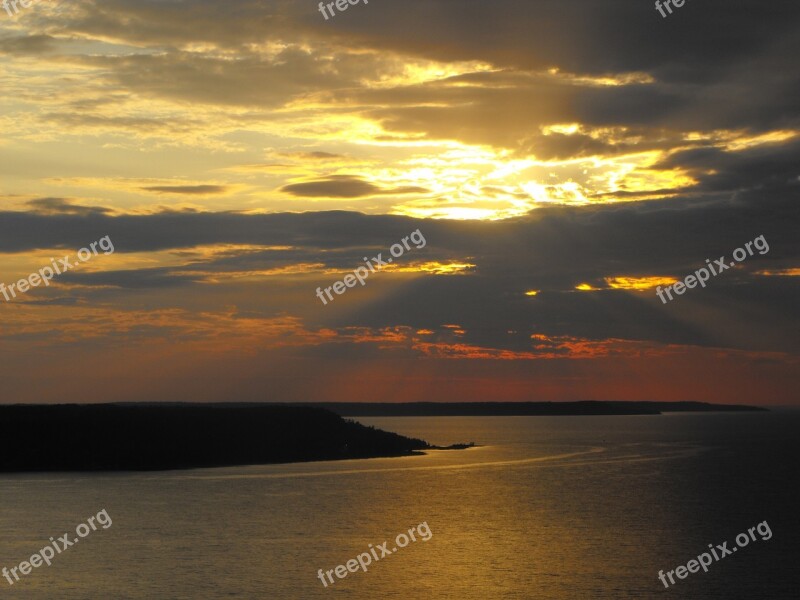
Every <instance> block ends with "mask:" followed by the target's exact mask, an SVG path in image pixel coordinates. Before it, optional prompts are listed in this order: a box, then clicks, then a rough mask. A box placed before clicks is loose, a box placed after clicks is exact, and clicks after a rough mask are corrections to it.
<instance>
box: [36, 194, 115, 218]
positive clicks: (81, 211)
mask: <svg viewBox="0 0 800 600" xmlns="http://www.w3.org/2000/svg"><path fill="white" fill-rule="evenodd" d="M26 204H27V205H28V206H30V207H31V208H32V209H33V212H35V213H38V214H41V215H76V216H90V215H103V214H110V213H111V212H112V211H111V209H109V208H105V207H102V206H83V205H79V204H74V203H73V201H72V200H69V199H67V198H36V199H34V200H29V201H28V202H27V203H26Z"/></svg>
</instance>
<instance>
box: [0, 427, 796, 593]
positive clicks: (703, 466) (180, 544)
mask: <svg viewBox="0 0 800 600" xmlns="http://www.w3.org/2000/svg"><path fill="white" fill-rule="evenodd" d="M359 420H360V421H362V422H364V423H366V424H369V425H375V426H378V427H382V428H384V429H388V430H391V431H396V432H399V433H404V434H406V435H411V436H414V437H422V438H424V439H427V440H428V441H430V442H432V443H438V444H449V443H452V442H463V441H466V442H468V441H475V442H476V443H479V444H484V446H483V447H480V448H474V449H470V450H465V451H451V452H433V453H431V454H430V455H428V456H423V457H408V458H395V459H375V460H366V461H346V462H331V463H307V464H293V465H275V466H263V467H242V468H226V469H211V470H194V471H183V472H169V473H156V474H153V473H148V474H134V475H130V474H112V475H63V474H55V475H51V474H45V475H13V476H5V475H4V476H0V506H2V516H0V527H2V537H0V567H2V566H5V567H6V568H9V569H10V568H11V567H13V566H16V565H18V564H19V563H20V562H21V561H23V560H27V559H28V558H29V557H30V556H31V554H33V553H34V552H35V551H37V550H39V549H40V548H42V547H43V546H44V545H46V544H47V543H48V538H49V537H50V536H54V537H59V536H61V535H63V534H64V533H65V532H68V531H69V532H71V537H75V535H74V531H75V527H76V526H77V525H78V524H79V523H81V522H83V521H85V520H86V519H87V518H88V517H90V516H92V515H95V514H96V513H97V512H98V511H100V510H102V509H106V510H107V512H108V514H109V515H110V516H111V518H112V519H113V524H112V525H111V526H110V527H109V528H108V529H102V528H98V530H97V531H94V532H92V533H91V534H89V535H88V536H87V537H86V538H84V539H82V540H81V541H80V543H79V544H77V545H75V546H73V547H71V548H69V549H67V550H65V551H64V552H63V553H62V554H60V555H58V556H56V557H55V559H54V561H53V564H52V566H50V567H47V566H42V567H39V568H37V569H34V570H33V572H32V573H31V574H30V575H28V576H25V577H23V579H22V581H20V582H19V583H16V584H15V585H14V586H10V585H9V584H8V583H7V582H6V580H5V579H0V586H1V587H0V589H2V591H3V594H2V597H3V598H25V599H45V598H46V599H48V600H49V599H52V598H59V599H67V600H70V599H87V598H90V599H95V598H97V599H107V598H115V599H117V598H119V599H124V598H131V599H144V598H147V599H154V598H155V599H162V598H163V599H180V598H186V599H193V600H194V599H205V598H215V599H216V598H279V599H283V598H288V599H303V600H305V599H315V598H353V599H356V600H359V599H367V598H369V599H373V598H402V599H420V598H425V599H428V598H430V599H440V598H444V599H449V598H454V599H476V600H478V599H480V600H484V599H494V598H503V599H506V598H508V599H529V598H530V599H534V598H535V599H558V600H576V599H577V600H583V599H594V598H598V599H606V598H609V599H610V598H630V599H634V598H635V599H643V598H645V599H646V598H680V599H684V598H691V599H693V600H694V599H699V600H706V599H712V598H718V599H725V600H731V599H736V598H742V599H745V598H746V599H747V600H754V599H756V600H757V599H761V598H763V599H765V600H766V599H768V600H789V599H794V598H797V597H798V592H797V589H798V584H800V577H799V576H798V566H797V565H798V551H797V549H796V546H797V535H798V533H799V532H800V523H799V519H798V516H797V506H798V496H797V492H796V489H795V488H796V487H797V485H796V482H797V476H798V468H797V465H798V449H799V448H798V445H800V443H798V436H797V433H798V430H799V426H800V414H798V413H769V414H703V415H696V414H695V415H689V414H682V415H668V416H660V417H491V418H486V417H464V418H459V417H435V418H427V417H426V418H381V419H378V418H370V419H359ZM32 443H35V441H33V442H32ZM765 520H766V521H767V522H768V525H769V527H770V529H771V531H772V533H773V537H772V539H770V540H768V541H763V540H762V539H761V536H758V534H756V535H757V536H758V537H757V541H755V542H751V543H750V544H749V545H748V546H747V547H746V548H741V549H740V550H739V551H737V553H736V554H735V555H731V556H727V557H726V558H724V559H722V560H721V561H719V562H714V563H713V564H712V565H711V566H710V567H709V572H708V573H703V572H702V571H700V572H699V573H695V574H690V575H688V577H687V578H686V579H683V580H679V579H676V580H675V581H676V584H675V585H674V586H671V587H670V588H669V589H665V588H664V586H663V584H662V583H661V582H660V581H659V580H658V578H657V574H658V571H659V570H664V571H668V570H674V569H675V568H676V567H677V566H678V565H681V564H684V565H685V564H686V563H687V562H688V561H689V560H691V559H692V558H695V557H697V555H698V554H700V553H702V552H704V551H706V550H707V548H708V544H709V543H713V544H715V545H716V544H722V543H723V542H725V541H728V547H731V546H732V545H735V544H733V540H734V538H735V536H736V535H737V534H738V533H741V532H743V531H746V530H747V529H748V528H750V527H754V526H756V525H757V524H758V523H761V522H762V521H765ZM423 522H426V523H427V525H428V527H429V528H430V531H431V532H432V534H433V535H432V537H430V539H429V541H427V542H425V541H422V540H421V539H418V541H416V542H410V543H409V544H408V546H406V547H405V548H402V549H400V548H398V550H397V551H396V552H395V553H393V554H391V555H390V556H387V557H384V558H383V559H382V560H379V561H377V562H376V561H374V560H373V563H372V564H371V565H369V566H368V567H367V568H368V571H367V572H366V573H364V572H361V571H360V570H359V571H358V572H357V573H349V574H348V575H347V576H346V578H344V579H338V578H336V577H335V575H334V580H335V583H334V584H328V587H327V588H326V587H323V585H322V583H321V582H320V580H319V579H318V578H317V571H318V569H323V570H325V571H327V570H330V569H334V568H335V567H336V566H337V565H340V564H345V563H346V562H347V561H348V560H349V559H352V558H355V557H356V556H358V555H359V554H361V553H363V552H365V551H368V549H369V544H372V545H373V547H376V546H378V545H379V544H382V543H383V542H384V541H389V544H388V546H387V548H388V549H389V550H390V551H391V549H392V548H393V547H395V536H396V535H397V534H399V533H403V532H408V529H409V528H411V527H413V526H416V525H418V524H420V523H423ZM418 537H421V536H418ZM378 556H380V553H378Z"/></svg>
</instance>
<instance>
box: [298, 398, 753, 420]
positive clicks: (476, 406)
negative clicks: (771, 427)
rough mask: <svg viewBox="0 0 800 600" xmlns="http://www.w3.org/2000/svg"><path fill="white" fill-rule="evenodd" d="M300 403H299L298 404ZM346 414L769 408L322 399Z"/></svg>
mask: <svg viewBox="0 0 800 600" xmlns="http://www.w3.org/2000/svg"><path fill="white" fill-rule="evenodd" d="M295 406H297V405H295ZM305 406H316V407H320V408H326V409H328V410H330V411H332V412H335V413H336V414H337V415H341V416H343V417H478V416H480V417H523V416H581V415H587V416H588V415H660V414H662V413H667V412H768V411H767V409H766V408H760V407H757V406H744V405H739V404H709V403H708V402H615V401H602V400H586V401H580V402H402V403H397V404H394V403H391V404H390V403H379V402H364V403H360V402H322V403H314V404H311V405H308V404H307V405H305Z"/></svg>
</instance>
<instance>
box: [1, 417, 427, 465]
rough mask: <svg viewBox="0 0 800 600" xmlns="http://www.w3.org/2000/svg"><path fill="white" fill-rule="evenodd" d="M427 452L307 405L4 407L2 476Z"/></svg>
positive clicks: (417, 444)
mask: <svg viewBox="0 0 800 600" xmlns="http://www.w3.org/2000/svg"><path fill="white" fill-rule="evenodd" d="M429 449H435V447H434V446H430V445H429V444H428V443H426V442H424V441H422V440H418V439H412V438H407V437H404V436H401V435H397V434H395V433H389V432H386V431H382V430H380V429H375V428H374V427H367V426H365V425H361V424H360V423H356V422H354V421H348V420H346V419H343V418H342V417H341V416H339V415H336V414H334V413H333V412H330V411H328V410H325V409H322V408H315V407H311V406H303V407H297V406H285V405H267V404H181V403H176V404H172V403H170V404H163V403H162V404H158V403H146V404H89V405H78V404H60V405H11V406H0V472H25V471H151V470H168V469H189V468H200V467H223V466H234V465H255V464H268V463H288V462H303V461H321V460H341V459H350V458H374V457H388V456H408V455H412V454H416V453H418V452H419V451H421V450H429Z"/></svg>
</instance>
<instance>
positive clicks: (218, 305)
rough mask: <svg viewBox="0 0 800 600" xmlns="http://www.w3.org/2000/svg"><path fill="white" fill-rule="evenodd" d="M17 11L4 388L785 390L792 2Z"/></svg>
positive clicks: (6, 174) (121, 393) (375, 395)
mask: <svg viewBox="0 0 800 600" xmlns="http://www.w3.org/2000/svg"><path fill="white" fill-rule="evenodd" d="M18 8H19V11H18V12H17V13H14V11H13V8H12V9H10V10H9V11H5V10H0V282H3V283H4V284H5V285H6V286H9V285H11V284H14V283H16V282H18V280H20V279H22V278H27V277H28V276H29V274H31V273H36V272H39V271H40V269H42V268H43V267H48V266H49V265H51V259H53V258H60V257H64V256H73V257H74V255H75V254H76V253H77V252H78V250H79V249H81V248H84V247H88V246H89V245H90V243H92V242H96V241H98V240H101V238H105V237H106V236H107V239H108V240H109V241H110V245H108V246H104V248H106V249H108V248H110V246H111V245H113V252H103V251H100V252H98V254H97V255H93V256H92V257H91V258H90V259H89V260H87V261H86V262H84V263H80V264H79V265H78V266H76V267H75V268H73V269H71V270H68V271H67V272H64V273H62V274H60V275H57V276H55V277H54V278H53V279H52V281H50V282H48V283H49V285H47V286H44V285H39V286H38V287H34V288H32V289H30V290H28V291H26V292H24V293H23V292H21V291H20V292H19V293H18V294H17V295H16V296H12V297H10V299H9V300H6V299H5V298H3V297H2V296H0V402H3V403H12V402H26V403H30V402H43V403H54V402H111V401H145V400H147V401H271V402H302V401H317V402H321V401H373V402H402V401H491V400H503V401H509V400H514V401H522V400H533V401H543V400H552V401H564V400H670V401H673V400H700V401H709V402H727V403H748V404H760V405H800V398H798V395H797V389H798V385H797V384H798V378H799V377H798V376H800V344H799V342H798V340H800V335H798V334H800V327H799V326H798V318H797V307H798V300H800V287H798V281H800V280H799V279H798V277H800V244H798V235H797V231H798V226H799V225H800V218H799V217H800V211H798V208H797V202H798V200H800V194H799V192H800V63H798V61H797V57H798V56H800V4H798V3H797V2H794V1H789V0H772V1H770V2H764V3H754V2H744V1H741V0H736V1H730V0H727V1H725V2H722V1H721V0H703V1H702V2H695V1H693V0H690V1H689V2H687V3H686V4H685V5H684V6H682V7H680V8H678V7H673V13H672V14H669V15H667V17H662V16H661V14H660V13H659V12H658V10H656V9H655V7H654V6H653V3H652V2H649V1H645V0H638V1H635V2H634V1H632V0H624V1H623V0H605V1H603V2H597V1H595V0H591V1H590V0H533V1H531V0H493V1H492V2H474V1H465V0H460V1H455V0H424V1H422V0H405V1H403V2H400V1H399V0H370V1H369V2H368V3H364V2H360V3H358V4H355V5H348V8H347V9H346V10H345V11H341V12H339V11H338V10H337V11H336V15H335V16H330V13H327V14H328V18H327V19H326V18H325V17H324V16H323V15H322V14H321V12H320V10H319V7H318V4H316V3H314V2H313V1H311V0H302V1H299V0H293V1H283V0H277V1H257V0H246V1H245V0H242V1H236V0H232V1H230V2H219V1H210V0H103V1H94V0H70V1H66V0H61V1H49V0H41V1H39V2H37V3H34V4H32V5H31V6H30V7H28V8H24V7H22V6H21V5H19V6H18ZM334 8H335V7H334ZM8 12H11V13H13V14H8ZM415 231H418V237H417V238H416V239H424V244H421V243H420V244H416V245H415V244H410V246H409V249H408V250H405V251H404V252H403V253H402V255H401V256H397V257H396V258H394V259H393V262H392V263H391V264H387V266H386V267H385V268H383V269H381V270H379V271H377V272H375V273H371V274H370V275H369V278H368V279H367V280H366V282H365V285H363V286H362V285H359V284H356V286H355V287H353V288H347V289H346V291H345V293H343V294H341V295H338V294H333V295H332V296H331V297H332V298H333V300H330V301H328V302H327V303H325V304H323V302H322V301H321V299H320V298H319V297H318V296H317V288H321V289H323V290H324V289H325V288H326V287H329V286H332V285H333V284H334V283H335V282H336V281H338V280H342V279H343V278H344V277H345V276H346V275H347V274H348V273H352V272H353V271H354V270H355V269H357V268H358V267H360V266H362V265H364V259H365V257H366V258H367V259H369V258H371V257H376V256H377V255H378V254H379V253H382V256H383V257H384V260H385V258H386V257H388V256H389V252H390V247H392V245H393V244H396V243H400V242H401V240H402V239H403V238H404V237H406V238H407V237H408V236H410V235H411V233H412V232H415ZM759 236H763V238H761V239H762V240H764V242H762V243H761V244H762V245H760V246H757V247H758V248H761V249H762V250H761V251H759V250H756V251H755V252H753V253H752V255H748V256H747V257H746V258H745V259H744V260H742V261H741V262H735V261H732V259H731V255H732V253H733V251H734V250H735V249H737V248H744V247H745V244H746V243H748V242H752V241H753V240H755V239H756V238H759ZM765 247H768V250H766V251H763V249H764V248H765ZM751 248H752V246H751ZM720 257H725V260H724V263H725V264H728V263H731V262H735V264H734V266H733V267H730V268H728V269H726V270H725V271H724V272H721V273H719V275H717V276H714V277H711V278H710V280H709V281H708V283H707V285H706V286H705V287H694V288H693V289H686V290H685V291H684V293H683V294H682V295H677V294H674V295H673V296H674V298H673V300H672V301H667V302H666V303H665V302H663V301H662V300H660V299H659V297H658V296H657V294H656V291H657V288H658V286H662V288H663V287H666V286H670V285H672V284H674V283H675V282H678V281H682V280H684V278H685V277H686V276H687V275H691V274H693V273H694V272H695V271H696V270H698V269H700V268H702V267H705V266H706V264H707V259H709V260H710V262H711V263H712V264H713V262H714V261H715V260H716V259H718V258H720Z"/></svg>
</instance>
